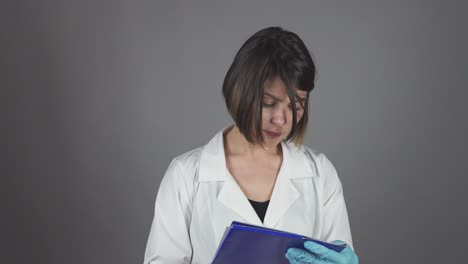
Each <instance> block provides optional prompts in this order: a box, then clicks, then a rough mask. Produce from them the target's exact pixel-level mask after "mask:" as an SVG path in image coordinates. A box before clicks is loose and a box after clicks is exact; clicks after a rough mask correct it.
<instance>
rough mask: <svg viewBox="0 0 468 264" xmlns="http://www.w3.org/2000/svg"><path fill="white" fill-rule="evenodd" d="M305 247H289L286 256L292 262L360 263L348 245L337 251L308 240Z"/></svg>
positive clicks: (295, 263)
mask: <svg viewBox="0 0 468 264" xmlns="http://www.w3.org/2000/svg"><path fill="white" fill-rule="evenodd" d="M332 243H334V244H343V243H344V242H343V241H340V240H335V241H333V242H332ZM304 247H305V248H306V249H307V250H303V249H300V248H289V249H288V251H287V252H286V255H285V256H286V258H287V259H288V260H289V263H291V264H309V263H310V264H358V263H359V260H358V256H357V255H356V254H355V253H354V251H353V250H352V249H351V248H350V247H349V246H347V247H346V248H345V249H343V251H341V252H336V251H334V250H332V249H328V248H326V247H324V246H322V245H320V244H317V243H314V242H312V241H306V242H305V243H304Z"/></svg>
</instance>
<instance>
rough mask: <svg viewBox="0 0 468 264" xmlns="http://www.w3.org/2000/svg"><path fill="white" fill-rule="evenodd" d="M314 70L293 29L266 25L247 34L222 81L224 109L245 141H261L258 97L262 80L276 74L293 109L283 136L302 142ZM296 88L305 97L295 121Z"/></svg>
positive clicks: (263, 81)
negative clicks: (225, 107)
mask: <svg viewBox="0 0 468 264" xmlns="http://www.w3.org/2000/svg"><path fill="white" fill-rule="evenodd" d="M315 73H316V70H315V65H314V62H313V60H312V58H311V56H310V53H309V51H308V50H307V47H306V46H305V44H304V43H303V42H302V40H301V39H300V38H299V36H297V35H296V34H295V33H292V32H290V31H287V30H284V29H282V28H280V27H269V28H265V29H262V30H260V31H258V32H257V33H255V34H254V35H253V36H251V37H250V38H249V39H248V40H247V41H246V42H245V43H244V44H243V45H242V47H241V48H240V50H239V51H238V52H237V54H236V56H235V58H234V61H233V63H232V65H231V67H230V68H229V70H228V72H227V74H226V77H225V78H224V82H223V96H224V100H225V101H226V106H227V109H228V111H229V113H230V115H231V116H232V118H233V119H234V122H235V123H236V126H237V127H238V128H239V130H240V132H241V133H242V134H243V135H244V137H245V138H246V139H247V141H249V142H250V143H252V144H255V143H260V144H263V142H264V141H263V136H262V122H261V120H262V101H261V100H262V98H263V90H264V84H265V82H266V81H267V80H272V79H273V78H275V77H279V78H280V79H281V80H282V81H283V82H284V84H285V86H286V88H287V91H288V97H289V100H290V102H291V107H292V112H293V120H292V129H291V132H290V133H289V135H288V136H287V138H286V140H288V141H293V142H294V143H295V144H296V145H300V144H302V142H303V140H304V135H305V131H306V127H307V122H308V105H309V93H310V91H312V90H313V89H314V85H315ZM296 88H297V89H299V90H302V91H307V97H306V99H305V101H304V103H303V104H301V105H302V107H303V109H304V113H303V116H302V119H301V120H300V121H299V123H297V113H296V104H294V102H295V101H296V98H298V95H297V93H296ZM299 102H300V100H299ZM296 123H297V124H296ZM254 135H255V136H254Z"/></svg>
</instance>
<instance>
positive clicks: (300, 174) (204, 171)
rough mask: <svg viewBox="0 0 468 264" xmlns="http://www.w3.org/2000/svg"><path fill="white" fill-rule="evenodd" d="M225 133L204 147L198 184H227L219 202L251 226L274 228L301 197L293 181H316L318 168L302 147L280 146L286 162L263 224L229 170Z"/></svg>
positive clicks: (219, 197) (284, 143) (219, 133)
mask: <svg viewBox="0 0 468 264" xmlns="http://www.w3.org/2000/svg"><path fill="white" fill-rule="evenodd" d="M226 129H228V128H224V129H223V130H221V131H220V132H218V133H217V134H216V136H215V137H213V139H211V140H210V142H209V143H208V144H206V145H205V146H204V148H203V150H202V153H201V158H200V166H199V178H198V180H199V181H200V182H213V181H224V182H225V183H224V185H223V187H222V189H221V190H220V192H219V194H218V200H219V201H220V202H221V203H223V204H224V205H225V206H226V207H229V208H231V209H232V210H234V211H235V212H236V213H237V214H238V215H240V216H241V217H242V218H244V219H245V220H246V221H247V222H249V223H252V224H256V225H264V226H267V227H274V225H275V224H276V223H277V222H278V220H279V219H280V218H281V216H282V215H283V214H284V213H285V212H286V211H287V209H288V208H289V207H290V206H291V205H292V203H293V202H294V201H295V200H296V199H297V198H298V197H299V196H300V193H299V191H297V189H296V187H295V186H294V184H293V183H292V179H299V178H310V177H316V176H317V173H316V167H315V165H314V164H313V163H312V162H310V160H309V159H308V158H307V156H306V155H304V151H303V147H302V146H301V147H296V146H295V145H294V144H293V143H287V142H282V143H281V146H282V150H283V162H282V164H281V168H280V171H279V174H278V177H277V178H276V182H275V187H274V189H273V193H272V196H271V199H270V203H269V206H268V209H267V212H266V215H265V219H264V222H263V223H262V222H261V221H260V219H259V218H258V216H257V214H256V213H255V211H254V209H253V208H252V206H251V205H250V203H249V201H248V199H247V197H245V195H244V193H243V192H242V190H241V189H240V187H239V186H238V184H237V183H236V181H235V180H234V178H233V177H232V176H231V175H230V173H229V171H228V169H227V166H226V158H225V152H224V143H223V132H224V131H225V130H226Z"/></svg>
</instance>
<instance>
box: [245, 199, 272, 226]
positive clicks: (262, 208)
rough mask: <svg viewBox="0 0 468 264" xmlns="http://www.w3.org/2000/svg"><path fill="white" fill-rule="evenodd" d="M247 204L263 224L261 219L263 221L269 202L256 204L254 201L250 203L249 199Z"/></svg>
mask: <svg viewBox="0 0 468 264" xmlns="http://www.w3.org/2000/svg"><path fill="white" fill-rule="evenodd" d="M249 202H250V204H251V205H252V207H253V209H254V210H255V212H256V213H257V215H258V217H259V218H260V220H261V221H262V223H263V219H265V214H266V210H267V208H268V204H269V203H270V200H268V201H265V202H256V201H252V200H250V199H249Z"/></svg>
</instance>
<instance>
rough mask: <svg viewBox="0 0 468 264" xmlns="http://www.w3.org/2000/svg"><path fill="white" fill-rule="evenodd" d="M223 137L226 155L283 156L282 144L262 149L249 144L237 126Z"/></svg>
mask: <svg viewBox="0 0 468 264" xmlns="http://www.w3.org/2000/svg"><path fill="white" fill-rule="evenodd" d="M223 136H224V149H225V152H226V154H233V155H242V156H246V157H252V158H258V157H264V156H271V155H274V156H277V155H281V154H282V150H281V144H277V145H276V146H263V147H262V146H261V145H260V144H252V143H250V142H248V141H247V139H245V137H244V135H242V133H241V132H240V131H239V128H238V127H237V126H236V125H234V126H232V127H231V128H230V129H228V130H227V131H226V132H225V134H224V135H223Z"/></svg>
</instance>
